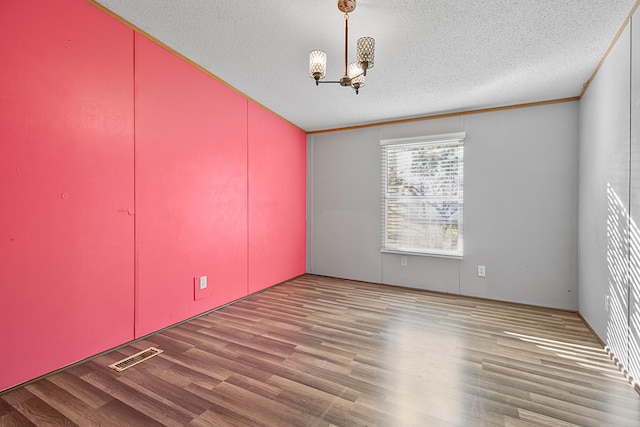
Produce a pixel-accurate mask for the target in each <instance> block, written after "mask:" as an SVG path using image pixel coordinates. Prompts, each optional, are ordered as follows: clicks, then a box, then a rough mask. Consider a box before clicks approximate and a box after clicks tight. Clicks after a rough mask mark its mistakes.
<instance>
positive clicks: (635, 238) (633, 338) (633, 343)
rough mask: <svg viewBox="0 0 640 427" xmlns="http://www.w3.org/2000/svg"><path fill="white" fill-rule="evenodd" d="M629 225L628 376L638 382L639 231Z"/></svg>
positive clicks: (639, 355)
mask: <svg viewBox="0 0 640 427" xmlns="http://www.w3.org/2000/svg"><path fill="white" fill-rule="evenodd" d="M629 224H630V227H629V228H630V237H631V239H630V258H629V279H630V282H631V287H630V289H629V292H630V295H629V310H630V311H629V364H628V370H629V376H630V377H632V378H633V379H634V380H635V382H639V380H640V229H638V225H637V224H636V222H635V221H634V220H633V218H632V219H631V220H630V221H629Z"/></svg>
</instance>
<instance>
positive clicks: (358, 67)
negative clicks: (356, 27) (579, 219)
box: [309, 0, 376, 94]
mask: <svg viewBox="0 0 640 427" xmlns="http://www.w3.org/2000/svg"><path fill="white" fill-rule="evenodd" d="M355 8H356V0H338V9H339V10H340V11H341V12H344V76H342V78H341V79H340V80H332V81H320V79H323V78H324V76H325V75H326V73H327V53H326V52H324V51H322V50H312V51H311V53H310V54H309V76H310V77H311V78H312V79H314V80H315V81H316V86H318V85H320V83H339V84H340V86H344V87H347V86H351V87H352V88H354V89H355V91H356V94H358V92H359V90H360V88H361V87H362V86H364V78H365V76H366V75H367V69H369V68H373V54H374V51H375V43H376V42H375V40H374V39H373V38H371V37H361V38H359V39H358V44H357V47H358V51H357V56H356V62H352V63H351V64H349V55H348V47H349V13H351V12H353V11H354V10H355Z"/></svg>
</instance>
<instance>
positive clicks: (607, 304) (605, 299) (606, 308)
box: [604, 295, 609, 311]
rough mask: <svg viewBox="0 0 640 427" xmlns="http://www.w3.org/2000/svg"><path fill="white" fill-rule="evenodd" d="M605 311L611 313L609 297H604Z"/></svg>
mask: <svg viewBox="0 0 640 427" xmlns="http://www.w3.org/2000/svg"><path fill="white" fill-rule="evenodd" d="M604 311H609V295H605V297H604Z"/></svg>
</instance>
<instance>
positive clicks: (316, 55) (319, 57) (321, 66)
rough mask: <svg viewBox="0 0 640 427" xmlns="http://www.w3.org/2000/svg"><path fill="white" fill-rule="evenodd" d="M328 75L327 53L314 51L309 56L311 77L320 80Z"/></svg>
mask: <svg viewBox="0 0 640 427" xmlns="http://www.w3.org/2000/svg"><path fill="white" fill-rule="evenodd" d="M326 74H327V53H326V52H324V51H322V50H312V51H311V53H310V54H309V76H311V77H312V78H314V79H316V80H318V79H322V78H324V76H325V75H326Z"/></svg>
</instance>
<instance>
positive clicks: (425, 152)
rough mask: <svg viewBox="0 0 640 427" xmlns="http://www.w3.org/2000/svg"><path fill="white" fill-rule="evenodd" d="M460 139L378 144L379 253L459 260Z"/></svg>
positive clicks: (441, 137)
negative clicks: (455, 258)
mask: <svg viewBox="0 0 640 427" xmlns="http://www.w3.org/2000/svg"><path fill="white" fill-rule="evenodd" d="M464 137H465V134H464V132H461V133H455V134H447V135H433V136H426V137H417V138H403V139H388V140H383V141H381V148H382V210H383V212H382V218H383V224H382V236H383V237H382V249H381V250H382V251H385V252H401V253H414V254H425V255H441V256H453V257H461V256H462V254H463V238H462V237H463V233H462V231H463V227H462V212H463V188H462V181H463V160H464V145H463V140H464Z"/></svg>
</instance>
